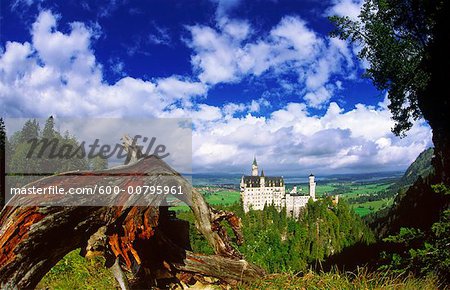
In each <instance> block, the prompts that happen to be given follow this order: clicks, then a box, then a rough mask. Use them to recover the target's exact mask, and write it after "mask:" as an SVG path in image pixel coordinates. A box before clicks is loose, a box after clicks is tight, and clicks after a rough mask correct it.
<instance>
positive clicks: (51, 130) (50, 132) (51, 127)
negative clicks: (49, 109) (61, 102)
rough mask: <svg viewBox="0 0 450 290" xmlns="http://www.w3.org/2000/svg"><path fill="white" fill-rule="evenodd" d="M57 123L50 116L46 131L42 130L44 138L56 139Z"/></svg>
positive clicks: (46, 123)
mask: <svg viewBox="0 0 450 290" xmlns="http://www.w3.org/2000/svg"><path fill="white" fill-rule="evenodd" d="M55 133H56V132H55V121H54V119H53V116H50V117H49V118H48V119H47V121H46V122H45V126H44V129H43V130H42V137H43V138H46V139H52V138H55Z"/></svg>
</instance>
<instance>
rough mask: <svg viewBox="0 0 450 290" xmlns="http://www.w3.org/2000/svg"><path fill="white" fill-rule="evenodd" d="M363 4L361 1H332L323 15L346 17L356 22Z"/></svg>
mask: <svg viewBox="0 0 450 290" xmlns="http://www.w3.org/2000/svg"><path fill="white" fill-rule="evenodd" d="M363 3H364V1H363V0H334V1H332V4H333V5H332V6H331V7H330V8H329V9H327V11H326V12H325V14H326V15H327V16H332V15H337V16H341V17H345V16H348V17H349V18H350V19H351V20H358V15H359V13H360V12H361V7H362V5H363Z"/></svg>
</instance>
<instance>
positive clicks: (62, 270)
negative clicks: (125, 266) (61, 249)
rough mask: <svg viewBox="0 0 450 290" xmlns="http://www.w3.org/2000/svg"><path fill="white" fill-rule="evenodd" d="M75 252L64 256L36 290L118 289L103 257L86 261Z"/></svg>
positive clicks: (77, 251)
mask: <svg viewBox="0 0 450 290" xmlns="http://www.w3.org/2000/svg"><path fill="white" fill-rule="evenodd" d="M79 252H80V250H79V249H78V250H74V251H72V252H70V253H69V254H67V255H66V256H64V258H63V259H62V260H61V261H59V262H58V263H57V264H56V265H55V266H54V267H53V268H52V269H51V270H50V271H49V272H48V273H47V274H46V275H45V276H44V278H43V279H42V280H41V282H39V284H38V285H37V287H36V289H117V287H118V284H117V282H116V280H115V279H114V276H113V274H112V273H111V271H109V270H108V269H106V268H105V266H104V263H105V260H104V258H103V257H95V258H93V259H90V260H88V259H85V258H84V257H82V256H80V255H79Z"/></svg>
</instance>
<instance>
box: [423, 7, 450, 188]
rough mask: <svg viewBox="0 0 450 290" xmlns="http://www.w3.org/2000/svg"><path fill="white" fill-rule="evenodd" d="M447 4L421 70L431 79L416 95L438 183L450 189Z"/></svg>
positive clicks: (449, 9) (449, 22)
mask: <svg viewBox="0 0 450 290" xmlns="http://www.w3.org/2000/svg"><path fill="white" fill-rule="evenodd" d="M449 16H450V3H449V1H443V2H442V7H441V9H439V10H438V12H437V15H436V19H435V21H436V24H435V25H434V28H433V40H432V42H431V43H430V45H429V47H428V48H427V51H428V54H427V56H426V57H425V59H424V62H423V66H424V69H425V71H427V72H428V73H429V75H430V80H429V82H428V84H427V87H426V89H425V90H424V91H423V92H422V93H421V94H419V99H418V101H419V107H420V109H421V111H422V113H423V116H424V118H425V119H426V120H427V121H428V123H429V125H430V127H431V128H432V130H433V143H434V146H435V149H434V152H435V158H434V159H433V166H434V168H435V172H436V176H437V178H438V180H439V181H440V182H444V183H445V184H447V185H450V121H449V119H450V118H449V114H450V87H449V85H448V73H446V72H447V70H448V68H449V66H450V57H449V52H450V42H449V41H448V40H449V39H450V17H449Z"/></svg>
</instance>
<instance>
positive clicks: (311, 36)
mask: <svg viewBox="0 0 450 290" xmlns="http://www.w3.org/2000/svg"><path fill="white" fill-rule="evenodd" d="M188 29H189V31H190V33H191V36H192V37H191V39H190V40H189V41H188V45H189V46H190V47H191V48H192V49H193V51H194V53H193V55H192V57H191V63H192V65H193V67H194V70H195V72H196V73H198V75H199V79H200V80H201V81H202V82H204V83H207V84H210V85H215V84H217V83H234V82H239V81H241V80H242V79H243V78H245V77H259V76H261V75H262V74H266V75H269V76H270V75H272V76H273V77H274V78H278V79H283V76H286V75H289V74H295V75H297V80H296V82H295V83H294V84H293V85H295V84H298V85H302V87H303V88H304V90H303V92H300V93H303V96H304V100H305V101H306V103H307V104H308V105H309V106H311V107H316V108H319V107H321V106H323V105H324V104H327V103H328V101H329V100H330V98H331V95H332V91H333V90H334V88H335V87H336V85H335V83H333V82H331V78H332V77H333V76H339V77H341V78H348V77H349V76H350V77H351V76H352V71H353V69H354V63H353V59H352V52H351V50H350V48H349V47H348V45H347V43H346V42H344V41H342V40H339V39H328V38H325V37H322V36H319V35H318V34H317V33H316V32H314V31H313V30H312V29H310V28H309V27H308V25H307V23H306V22H305V21H304V20H302V19H301V18H299V17H297V16H287V17H284V18H283V19H282V20H281V21H280V23H278V24H277V25H276V26H274V27H273V28H272V29H271V30H270V32H269V33H268V34H266V35H264V36H263V37H260V38H258V39H254V38H253V37H252V34H253V29H252V27H251V26H250V25H249V24H248V23H247V22H245V21H236V20H229V19H226V21H224V22H222V23H220V25H219V26H218V27H216V28H214V27H209V26H201V25H195V26H191V27H189V28H188ZM280 85H281V86H286V83H285V81H280Z"/></svg>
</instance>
